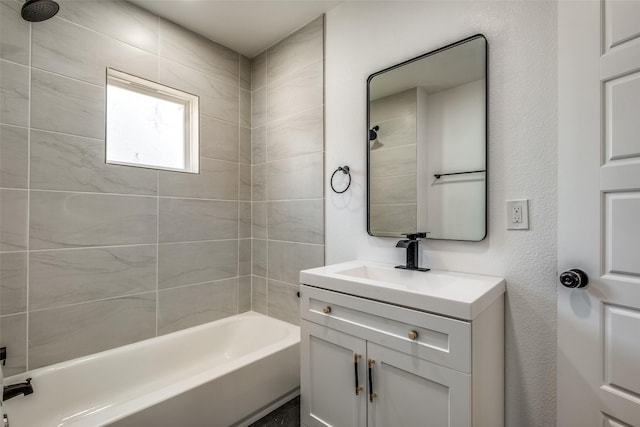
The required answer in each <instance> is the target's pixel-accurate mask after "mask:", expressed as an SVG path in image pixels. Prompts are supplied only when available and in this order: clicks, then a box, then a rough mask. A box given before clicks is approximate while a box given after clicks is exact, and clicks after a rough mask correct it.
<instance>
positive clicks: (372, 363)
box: [368, 359, 378, 402]
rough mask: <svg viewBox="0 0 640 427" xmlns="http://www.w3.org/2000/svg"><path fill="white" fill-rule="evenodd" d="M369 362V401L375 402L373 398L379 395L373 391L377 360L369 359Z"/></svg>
mask: <svg viewBox="0 0 640 427" xmlns="http://www.w3.org/2000/svg"><path fill="white" fill-rule="evenodd" d="M368 364H369V402H373V399H375V398H376V396H378V395H377V394H376V393H374V392H373V373H372V371H373V365H375V364H376V361H375V360H374V359H369V361H368Z"/></svg>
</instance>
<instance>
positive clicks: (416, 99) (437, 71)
mask: <svg viewBox="0 0 640 427" xmlns="http://www.w3.org/2000/svg"><path fill="white" fill-rule="evenodd" d="M487 105H488V46H487V40H486V38H485V37H484V36H483V35H481V34H478V35H474V36H472V37H468V38H466V39H464V40H461V41H458V42H456V43H452V44H450V45H447V46H444V47H442V48H440V49H437V50H434V51H432V52H429V53H426V54H424V55H421V56H418V57H416V58H413V59H410V60H408V61H405V62H402V63H400V64H397V65H394V66H392V67H389V68H386V69H384V70H381V71H378V72H376V73H374V74H371V75H370V76H369V78H368V79H367V232H368V233H369V234H370V235H372V236H389V237H401V236H402V235H403V234H407V233H418V232H424V233H426V235H427V238H428V239H441V240H467V241H480V240H482V239H484V238H485V237H486V235H487V140H488V138H487Z"/></svg>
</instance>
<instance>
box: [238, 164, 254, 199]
mask: <svg viewBox="0 0 640 427" xmlns="http://www.w3.org/2000/svg"><path fill="white" fill-rule="evenodd" d="M238 185H239V187H238V200H245V201H250V200H251V166H249V165H243V164H241V165H240V174H239V176H238Z"/></svg>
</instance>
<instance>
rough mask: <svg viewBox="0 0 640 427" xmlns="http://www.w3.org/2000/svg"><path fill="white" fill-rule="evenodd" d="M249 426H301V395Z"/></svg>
mask: <svg viewBox="0 0 640 427" xmlns="http://www.w3.org/2000/svg"><path fill="white" fill-rule="evenodd" d="M249 427H300V396H298V397H296V398H295V399H293V400H290V401H289V402H287V403H285V404H284V405H282V406H281V407H279V408H278V409H276V410H275V411H273V412H271V413H270V414H268V415H266V416H264V417H263V418H261V419H259V420H258V421H256V422H255V423H253V424H251V425H250V426H249Z"/></svg>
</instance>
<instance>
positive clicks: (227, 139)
mask: <svg viewBox="0 0 640 427" xmlns="http://www.w3.org/2000/svg"><path fill="white" fill-rule="evenodd" d="M200 155H201V156H202V157H209V158H212V159H219V160H229V161H231V162H237V161H238V126H237V125H235V124H232V123H228V122H224V121H221V120H217V119H213V118H211V117H207V116H200Z"/></svg>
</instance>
